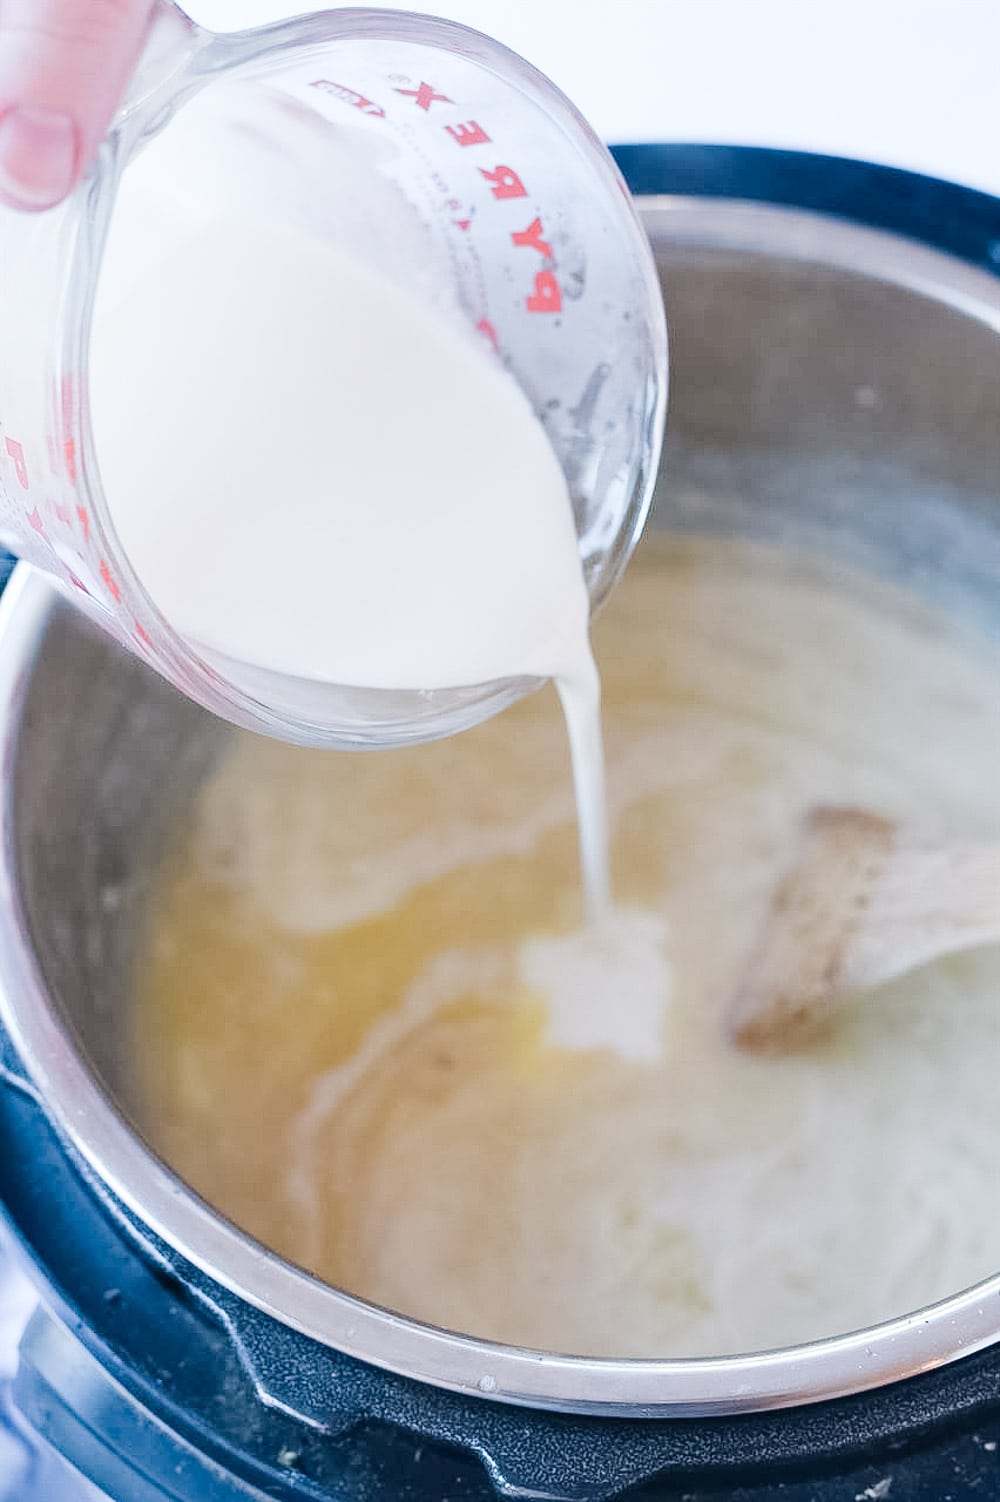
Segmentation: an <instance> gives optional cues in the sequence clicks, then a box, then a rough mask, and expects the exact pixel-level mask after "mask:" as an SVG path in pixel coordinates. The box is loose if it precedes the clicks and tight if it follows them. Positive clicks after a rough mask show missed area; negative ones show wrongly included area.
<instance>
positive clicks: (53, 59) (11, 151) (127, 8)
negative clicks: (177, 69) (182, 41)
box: [0, 0, 154, 210]
mask: <svg viewBox="0 0 1000 1502" xmlns="http://www.w3.org/2000/svg"><path fill="white" fill-rule="evenodd" d="M153 3H154V0H0V201H2V202H4V203H6V204H8V205H10V206H12V207H13V208H21V209H36V210H37V209H48V208H52V207H53V205H55V204H57V203H59V202H61V200H62V199H63V198H65V197H66V195H67V193H69V192H70V191H71V189H72V188H73V187H75V185H76V183H77V181H78V180H79V178H80V177H81V176H82V175H83V173H84V172H85V171H86V169H87V168H88V167H89V165H90V162H91V160H92V158H93V156H94V153H95V152H96V150H97V147H98V145H99V143H100V141H101V139H102V138H103V136H104V134H105V132H106V130H107V128H108V125H109V124H110V122H111V118H112V116H113V115H114V113H115V111H116V109H117V108H118V105H119V103H120V102H121V100H122V98H123V97H124V94H125V90H126V88H127V87H128V81H129V78H130V76H131V73H132V70H133V68H134V67H135V65H136V62H137V61H138V58H139V54H140V52H141V51H142V45H143V41H144V40H145V36H146V31H147V28H148V26H149V19H150V16H151V14H152V10H153Z"/></svg>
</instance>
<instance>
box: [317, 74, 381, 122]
mask: <svg viewBox="0 0 1000 1502" xmlns="http://www.w3.org/2000/svg"><path fill="white" fill-rule="evenodd" d="M310 87H311V88H314V89H321V90H322V92H323V93H324V94H332V95H333V97H334V99H339V100H341V102H342V103H343V104H347V105H350V107H351V108H352V109H356V110H360V111H361V113H362V114H363V115H374V117H375V118H376V119H377V120H384V119H385V110H384V109H383V108H382V106H381V105H380V104H376V103H375V101H374V99H368V98H366V96H365V95H364V94H359V93H358V92H357V90H356V89H349V88H348V87H347V85H346V84H343V83H334V81H333V79H332V78H317V79H315V80H314V81H313V83H312V84H311V85H310Z"/></svg>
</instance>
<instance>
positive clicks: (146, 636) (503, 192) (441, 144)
mask: <svg viewBox="0 0 1000 1502" xmlns="http://www.w3.org/2000/svg"><path fill="white" fill-rule="evenodd" d="M277 96H280V97H281V99H282V100H283V101H285V103H286V104H287V105H288V106H289V108H290V109H291V111H292V113H293V115H294V116H295V117H296V118H297V120H298V123H299V125H301V126H303V128H305V125H304V122H306V121H308V122H309V139H310V140H311V141H314V140H315V130H314V129H313V127H315V126H316V125H317V124H320V125H321V126H322V127H323V128H329V127H331V126H332V127H334V128H335V129H336V131H337V132H338V139H346V140H348V141H349V142H353V143H355V144H356V145H357V147H358V149H359V150H361V151H363V152H365V153H367V154H368V159H370V160H371V162H373V163H374V164H375V168H376V172H375V176H374V178H373V182H375V181H377V183H378V184H380V185H381V186H380V188H379V191H380V192H381V191H384V190H385V188H386V186H387V185H388V187H389V188H391V190H392V191H393V192H396V193H398V195H400V196H401V198H402V199H403V200H405V202H406V204H407V205H409V209H410V211H412V212H413V214H414V215H415V216H416V218H417V219H418V220H419V222H420V225H421V226H422V229H423V231H425V232H426V241H427V245H428V246H429V247H430V248H431V255H432V257H433V259H434V261H435V263H436V266H437V267H438V269H439V270H441V271H443V272H444V273H445V274H446V275H447V278H448V282H449V285H450V288H451V290H452V293H453V296H454V302H455V305H456V307H457V308H458V309H459V310H460V312H461V315H462V317H463V318H464V319H465V320H467V322H468V323H469V325H470V326H472V327H474V328H475V329H476V330H477V331H478V333H479V335H480V336H481V337H483V338H484V339H485V340H487V341H488V342H489V343H490V344H491V345H492V346H493V347H494V349H495V350H496V351H497V353H498V354H499V356H500V358H501V359H502V360H503V362H504V363H505V365H506V366H507V368H508V370H509V371H510V372H511V373H512V374H513V376H514V377H515V378H516V379H517V380H518V382H519V383H520V385H521V386H522V388H523V389H524V391H525V392H526V393H527V395H528V397H529V399H530V401H531V403H532V406H533V408H534V410H535V412H536V414H537V415H538V416H539V418H540V419H541V420H542V422H543V424H544V426H545V428H546V431H547V433H548V436H549V438H550V441H551V442H552V445H553V448H554V450H555V452H556V455H557V457H558V459H559V461H560V463H561V465H562V468H563V471H564V474H565V476H566V479H567V483H568V488H569V492H570V496H571V499H572V503H573V508H574V518H575V523H576V530H577V534H578V537H579V541H580V552H581V559H582V562H583V568H584V574H585V578H586V582H587V587H588V591H589V594H590V599H591V604H592V608H596V607H597V606H599V605H600V603H601V602H602V601H603V599H604V598H605V597H606V595H607V593H608V591H609V590H610V589H611V587H612V585H613V584H614V582H615V580H616V578H617V577H618V575H619V573H620V572H621V569H622V568H623V567H624V564H625V562H626V560H627V558H628V556H629V553H630V551H631V549H632V546H633V545H634V542H635V540H636V538H637V536H638V534H639V532H640V530H641V527H642V524H643V521H644V519H645V514H646V511H647V509H648V505H649V500H650V496H651V492H652V486H653V481H654V477H655V474H656V467H657V460H658V453H659V443H660V434H661V428H662V418H663V410H664V403H665V387H666V334H665V328H664V320H663V311H662V304H661V301H660V294H659V287H658V283H657V279H656V275H655V270H654V267H653V262H652V258H651V255H650V253H649V249H648V246H647V244H646V241H645V237H644V235H643V232H642V230H641V228H640V226H639V224H638V220H637V218H636V216H635V214H634V211H633V209H632V206H631V203H630V200H629V198H628V194H627V191H626V190H625V188H624V184H623V183H622V181H621V178H620V177H619V175H618V173H617V170H616V168H615V167H614V164H613V162H612V161H611V158H610V157H609V156H608V154H607V152H606V151H605V149H604V147H603V146H602V145H601V144H600V143H599V142H598V141H597V139H596V137H594V135H593V134H592V132H591V131H590V130H589V128H588V127H587V125H586V124H585V122H584V121H583V120H582V119H581V117H580V116H579V115H578V114H577V113H576V111H575V110H574V109H573V107H572V106H571V105H570V104H569V103H568V102H567V101H566V100H565V99H564V98H563V97H562V96H561V95H560V94H559V93H558V92H557V91H556V90H555V88H554V87H553V86H552V85H551V84H549V83H548V82H547V80H546V79H544V78H543V77H542V76H541V75H540V74H539V73H537V72H536V71H535V70H534V69H533V68H531V67H530V66H529V65H528V64H527V63H525V62H524V61H523V60H521V59H520V58H518V57H516V56H515V55H513V54H512V53H510V52H508V51H507V50H506V49H504V48H503V47H501V46H500V45H499V44H497V43H496V42H493V41H491V40H490V39H488V38H486V37H483V36H481V35H479V34H478V33H476V32H473V31H469V30H467V29H466V28H464V27H461V26H458V25H455V24H453V23H449V22H445V21H440V20H434V19H431V18H428V17H424V16H416V15H409V14H405V13H402V12H387V11H365V10H342V11H334V12H329V13H326V14H320V15H315V16H310V17H305V18H302V19H300V20H297V21H293V22H289V23H286V24H280V25H276V26H270V27H263V28H259V29H257V30H254V31H250V32H242V33H236V34H227V35H218V36H216V35H212V34H209V33H207V32H205V31H202V30H200V29H198V28H197V27H195V26H194V25H193V24H192V23H191V22H190V21H189V20H188V18H187V17H186V16H184V15H183V14H182V13H181V12H180V11H179V10H178V9H177V8H176V7H175V6H173V5H172V4H170V3H169V0H160V3H159V5H158V7H157V12H156V16H155V19H154V23H153V26H152V28H151V33H150V38H149V42H148V45H147V48H146V52H145V55H144V58H143V61H142V64H141V67H140V69H139V72H138V74H137V76H136V80H135V83H134V85H133V89H132V92H131V96H130V98H129V100H128V101H127V103H126V104H125V106H124V107H123V109H122V110H121V111H120V113H119V115H118V117H117V119H116V121H115V124H114V127H113V129H112V131H111V132H110V134H109V137H108V139H107V141H106V142H105V143H104V145H103V147H102V149H101V152H100V155H99V158H98V161H97V163H96V165H95V168H94V170H93V171H92V173H91V174H90V176H89V178H88V179H87V180H86V181H85V182H84V183H83V184H82V185H81V187H80V188H79V189H78V190H77V192H76V193H75V194H74V195H73V197H72V198H71V199H70V200H69V201H68V202H67V203H66V204H65V205H63V206H61V207H60V208H58V209H56V210H53V211H51V212H50V213H48V214H45V215H42V216H38V217H27V216H21V215H17V214H14V213H13V212H11V211H7V210H0V256H2V261H3V266H4V271H5V278H4V287H3V290H2V293H0V351H2V354H3V359H2V361H0V540H2V541H3V542H4V543H5V544H6V545H7V546H9V547H10V548H11V549H12V551H14V552H16V553H18V554H19V555H20V556H21V557H22V558H25V559H27V560H29V561H30V562H32V563H34V564H36V565H38V566H39V567H41V568H42V569H44V570H46V572H48V573H49V574H50V575H51V576H52V578H53V579H54V580H55V582H56V583H57V584H58V586H59V587H60V588H61V589H62V590H63V592H65V593H67V594H69V595H70V596H71V597H72V598H73V599H74V600H75V601H76V602H77V603H78V604H79V605H81V606H82V607H83V608H84V609H86V610H87V611H88V612H89V613H90V614H92V615H93V616H94V617H95V618H96V619H97V620H98V621H99V622H100V623H101V624H102V625H103V626H104V627H105V628H106V629H108V630H109V631H111V632H112V633H113V634H114V635H116V636H117V637H118V639H119V640H120V641H122V642H123V643H124V644H125V645H126V646H127V647H129V648H130V649H131V650H133V651H135V652H137V653H139V654H140V655H141V656H142V657H143V658H145V659H146V660H147V661H148V662H149V663H150V664H151V665H152V666H153V667H154V668H156V669H157V670H158V671H159V672H160V673H162V674H163V675H164V676H165V677H166V678H167V679H169V680H170V681H171V682H172V683H173V684H174V685H175V686H176V687H178V688H179V689H180V690H181V691H182V692H184V693H185V694H187V695H188V697H190V698H192V699H194V700H195V701H197V702H198V703H200V704H202V705H204V706H205V707H206V708H208V709H210V710H213V711H214V712H216V713H217V714H220V715H222V716H223V717H225V718H227V719H229V720H231V721H233V722H234V723H236V724H239V725H242V726H244V727H246V728H249V729H253V730H259V731H264V732H267V733H270V734H273V735H277V736H280V737H282V738H283V739H286V740H290V741H298V742H301V743H304V744H312V745H339V746H362V745H369V744H379V745H384V744H400V743H405V742H408V741H416V740H424V739H430V738H432V737H434V736H437V735H443V734H447V733H450V732H452V731H455V730H459V729H462V728H464V727H466V726H468V725H471V724H473V723H475V722H476V721H478V720H480V719H483V718H485V717H486V716H487V715H489V714H491V713H493V712H494V711H496V710H497V709H499V708H501V707H502V706H503V705H505V704H507V703H509V702H511V701H512V700H513V699H515V698H517V697H519V696H520V695H521V694H523V693H524V692H526V691H527V689H528V688H530V687H531V686H532V684H531V682H530V681H528V680H519V681H516V682H514V681H506V682H499V683H498V682H493V683H488V684H470V685H467V686H464V687H461V688H445V689H442V688H435V687H434V686H433V685H429V686H428V689H427V691H422V692H419V693H418V692H413V691H407V692H402V691H392V692H389V691H384V690H363V689H358V688H353V687H352V688H347V687H341V686H337V685H332V684H328V683H321V682H318V681H314V680H306V679H300V678H293V677H291V676H288V675H285V674H279V673H275V672H272V671H269V670H264V669H260V668H255V667H254V666H252V665H250V664H247V663H238V662H233V661H230V660H228V659H222V658H220V657H217V656H210V655H209V654H207V653H206V652H204V651H203V650H200V649H199V648H198V647H197V646H196V645H194V644H193V643H191V642H190V641H188V640H186V639H185V638H184V637H183V636H181V635H180V634H179V633H178V632H177V631H176V630H175V629H174V628H173V627H172V625H171V623H170V622H169V621H168V620H167V619H166V618H165V617H164V616H163V614H162V613H161V612H160V610H158V609H157V607H156V605H155V603H154V601H153V600H152V599H151V598H150V596H149V594H148V593H147V591H146V590H145V588H144V587H143V583H142V580H141V579H140V578H139V577H138V576H137V575H136V572H135V570H134V569H133V568H132V566H131V563H130V561H129V558H128V556H127V553H126V551H125V549H124V548H123V546H122V545H121V542H120V540H119V539H118V537H117V536H116V533H115V528H114V525H113V521H112V517H111V513H110V511H109V509H108V505H107V501H106V498H105V495H104V492H103V488H102V483H101V474H100V466H99V464H98V460H97V455H96V451H95V444H94V437H93V433H92V430H91V421H90V405H89V394H88V380H87V360H88V341H89V332H90V325H91V317H92V312H93V308H94V302H95V297H96V296H97V294H98V290H99V287H100V284H101V272H102V262H103V258H104V254H105V250H106V248H107V247H108V246H109V244H110V246H111V248H112V249H114V246H115V243H116V232H117V224H118V221H117V220H116V214H117V213H118V212H119V205H121V204H124V203H126V202H127V193H126V192H125V191H124V190H126V189H127V187H128V183H129V171H130V167H131V166H132V165H133V164H134V163H135V162H136V161H138V160H139V159H140V154H141V153H143V152H145V151H149V152H150V153H151V152H152V150H153V149H154V148H156V149H157V150H159V149H160V148H161V147H163V146H164V145H165V144H169V143H170V142H171V141H172V140H173V139H174V138H175V137H176V139H177V141H178V143H179V145H178V149H177V152H176V153H175V166H176V167H177V168H178V170H179V171H180V173H181V175H182V177H190V179H191V180H194V179H195V178H196V177H199V174H200V175H201V182H202V188H203V189H204V190H205V191H203V193H202V198H203V200H205V201H207V200H208V198H215V197H218V196H220V195H221V196H223V197H229V196H231V197H232V198H233V200H234V202H236V203H237V204H239V203H240V201H241V198H242V199H245V198H246V197H247V195H250V196H251V197H259V196H260V195H262V194H263V195H266V196H267V199H268V204H269V205H270V206H273V208H274V212H276V213H279V214H280V213H284V212H286V211H287V210H288V209H289V205H290V202H291V200H290V199H288V198H287V195H286V194H285V192H284V188H283V183H284V184H288V183H293V182H296V181H297V180H298V179H299V178H302V177H303V176H306V177H308V181H306V182H305V183H304V184H303V183H299V188H301V189H302V191H297V193H296V195H295V203H296V205H297V206H301V205H302V204H304V203H308V205H309V206H310V207H309V212H310V213H315V214H318V215H319V216H320V218H321V219H322V220H323V224H324V228H325V229H329V228H330V226H332V225H333V224H337V225H339V226H341V231H340V232H341V233H343V234H344V235H345V236H346V237H347V243H348V244H349V245H351V246H353V248H354V249H356V250H357V251H359V253H361V254H364V255H367V256H377V257H379V258H381V260H382V262H383V263H384V265H383V267H382V269H385V270H386V272H387V274H389V275H391V276H393V277H395V278H397V279H399V280H400V281H403V282H408V283H409V284H410V287H411V289H415V290H417V291H418V292H419V293H420V294H421V295H425V294H426V291H427V285H428V283H427V278H426V267H424V266H423V265H422V264H421V258H420V257H419V256H416V255H413V254H412V253H411V252H412V248H413V247H412V245H410V244H409V243H408V240H407V237H405V236H404V237H402V239H401V241H400V242H399V243H393V241H392V237H391V236H386V235H385V234H380V233H379V232H378V224H379V221H378V216H377V214H375V215H374V216H373V215H372V214H371V213H370V212H369V210H370V208H371V202H372V200H371V198H370V197H369V196H367V195H366V194H362V195H361V199H360V201H359V203H357V204H355V205H352V206H351V207H352V211H351V212H347V211H346V209H345V206H344V205H343V203H341V202H339V201H337V202H328V201H327V200H326V199H325V198H324V194H323V181H322V170H321V168H322V162H321V157H317V156H316V155H315V153H313V154H312V155H310V157H309V160H308V166H304V161H305V158H304V157H303V156H302V155H301V154H300V153H299V152H298V151H297V149H296V145H295V142H296V139H299V138H298V137H297V136H296V130H297V129H298V127H296V128H295V129H293V130H292V133H291V135H290V136H289V137H288V140H287V141H284V140H283V141H279V142H278V145H279V148H280V149H279V151H278V154H277V156H275V153H274V151H273V149H272V148H273V147H274V144H275V142H274V140H273V139H270V138H269V139H267V140H265V141H264V142H263V143H262V144H261V149H260V151H259V152H257V148H256V145H255V140H254V128H253V127H254V120H255V111H256V108H257V105H258V104H259V105H260V107H261V109H262V110H264V111H265V114H266V112H267V110H268V109H271V107H272V106H273V103H274V100H275V98H276V97H277ZM230 100H234V101H236V103H234V104H233V106H232V108H231V107H230ZM206 101H207V102H209V103H210V104H211V103H212V102H213V101H217V102H218V108H217V109H216V110H215V112H214V117H212V118H214V121H215V124H212V122H211V119H209V123H208V124H207V126H206V127H205V130H204V131H201V133H200V134H199V132H194V133H193V134H192V133H191V131H190V130H189V131H188V140H187V142H186V143H185V140H184V135H183V129H184V125H185V121H186V120H190V119H191V118H193V116H192V114H191V112H192V111H194V110H195V109H199V108H203V107H204V105H205V103H206ZM265 101H266V102H267V103H266V109H265ZM234 110H235V111H236V113H237V115H239V117H240V118H239V119H238V121H237V124H238V126H239V128H240V129H241V130H243V140H244V150H245V152H246V153H247V154H246V155H245V157H244V158H243V159H242V165H241V167H240V170H238V171H236V172H226V171H216V172H215V175H214V176H213V175H212V166H211V164H212V161H213V160H215V158H213V144H215V136H214V133H215V131H216V128H218V129H219V130H223V129H226V128H229V127H230V126H231V125H232V123H233V111H234ZM248 112H249V113H248ZM269 118H270V117H269ZM245 127H249V128H245ZM258 135H259V132H258ZM301 139H304V137H301ZM255 153H256V154H255ZM265 156H266V157H267V161H268V163H269V165H268V166H267V168H266V170H264V168H263V167H262V166H261V164H262V162H263V160H264V157H265ZM206 163H207V164H208V166H207V167H206V165H205V164H206ZM276 163H277V165H276ZM244 169H245V170H244ZM209 190H210V191H209ZM272 199H273V204H272ZM295 211H296V212H298V207H296V210H295ZM150 462H151V463H155V456H151V458H150ZM488 462H489V456H488V455H484V464H488ZM472 503H474V495H473V494H470V504H472ZM190 546H191V547H192V548H194V547H196V546H197V541H196V539H194V538H192V539H191V541H190Z"/></svg>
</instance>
